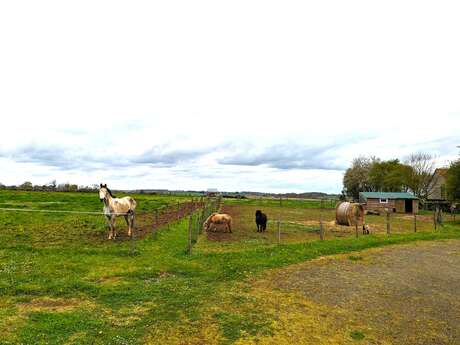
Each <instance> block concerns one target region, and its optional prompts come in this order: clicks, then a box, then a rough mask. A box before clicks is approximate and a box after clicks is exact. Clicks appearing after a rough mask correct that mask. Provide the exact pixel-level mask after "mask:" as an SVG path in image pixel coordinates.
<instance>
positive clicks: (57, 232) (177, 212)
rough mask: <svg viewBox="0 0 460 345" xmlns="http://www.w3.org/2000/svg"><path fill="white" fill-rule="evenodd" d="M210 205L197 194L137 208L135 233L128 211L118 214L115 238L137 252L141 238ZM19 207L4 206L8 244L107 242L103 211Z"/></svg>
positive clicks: (0, 218) (0, 221) (1, 223)
mask: <svg viewBox="0 0 460 345" xmlns="http://www.w3.org/2000/svg"><path fill="white" fill-rule="evenodd" d="M219 202H220V201H219ZM210 204H211V203H210V202H209V201H207V200H205V198H203V197H195V198H191V199H188V200H186V199H185V198H184V199H181V200H180V201H177V202H170V203H169V204H167V205H165V206H162V207H158V208H153V209H150V210H136V211H135V217H134V226H133V231H132V236H128V231H127V229H128V225H127V222H126V221H125V219H124V217H123V216H124V215H125V214H117V215H118V216H119V217H116V218H115V223H114V226H115V229H116V234H117V236H116V238H115V241H117V242H120V241H121V242H128V241H129V243H130V244H129V246H128V247H129V251H130V253H131V254H134V253H135V252H136V250H137V249H136V241H137V240H139V239H141V238H144V237H146V236H148V235H149V234H153V235H155V233H156V232H157V231H158V230H159V229H160V228H164V227H167V228H169V226H170V224H172V223H174V222H177V221H179V220H181V219H184V218H186V217H188V216H189V215H191V214H195V213H197V212H199V210H202V209H207V208H209V207H210V206H209V205H210ZM8 206H10V205H8ZM19 206H20V207H0V228H1V236H2V240H4V243H8V241H9V240H11V241H14V242H17V241H18V240H20V241H22V242H24V243H35V244H39V245H45V246H48V245H59V244H63V243H67V244H69V243H81V241H88V242H91V243H94V242H95V241H96V242H103V241H107V238H108V234H109V221H108V219H107V217H106V216H105V214H104V213H103V212H102V211H85V210H78V209H76V210H67V209H61V208H63V207H64V205H61V204H60V203H57V202H56V203H42V204H40V206H41V208H37V206H35V205H33V206H32V207H26V206H25V205H22V204H21V205H19Z"/></svg>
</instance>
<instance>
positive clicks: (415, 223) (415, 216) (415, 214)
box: [414, 212, 417, 232]
mask: <svg viewBox="0 0 460 345" xmlns="http://www.w3.org/2000/svg"><path fill="white" fill-rule="evenodd" d="M414 232H417V213H415V212H414Z"/></svg>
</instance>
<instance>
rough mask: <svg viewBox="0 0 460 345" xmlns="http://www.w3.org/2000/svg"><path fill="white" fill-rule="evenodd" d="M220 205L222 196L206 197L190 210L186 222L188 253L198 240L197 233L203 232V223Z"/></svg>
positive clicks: (218, 209) (217, 210)
mask: <svg viewBox="0 0 460 345" xmlns="http://www.w3.org/2000/svg"><path fill="white" fill-rule="evenodd" d="M221 205H222V197H221V196H218V197H216V198H207V199H206V200H205V201H204V203H203V204H202V207H201V208H200V209H197V210H195V211H194V212H191V213H190V215H189V216H188V223H187V230H188V231H187V234H188V237H187V239H188V240H187V248H186V251H187V253H188V254H192V249H193V246H194V245H195V244H196V243H197V242H198V237H199V235H200V234H201V233H202V232H203V223H204V222H205V221H206V219H207V218H208V217H209V216H210V215H211V214H212V213H213V212H219V211H220V208H221Z"/></svg>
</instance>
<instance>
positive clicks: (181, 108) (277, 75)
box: [0, 0, 460, 192]
mask: <svg viewBox="0 0 460 345" xmlns="http://www.w3.org/2000/svg"><path fill="white" fill-rule="evenodd" d="M459 10H460V5H458V2H457V1H436V2H433V1H420V0H419V1H404V0H398V1H369V0H363V1H353V0H351V1H342V0H339V1H333V0H330V1H267V0H264V1H250V0H245V1H225V2H222V1H215V0H213V1H162V2H152V1H145V2H143V1H135V2H134V1H126V2H121V1H107V2H105V1H76V2H67V1H30V2H27V1H3V2H1V3H0V52H1V54H0V117H1V120H2V121H1V128H2V130H1V135H0V182H1V183H4V184H17V183H22V182H24V181H26V180H29V181H32V182H33V183H46V182H49V181H50V180H52V179H57V180H58V182H67V181H70V182H74V183H78V184H93V183H99V182H105V183H108V184H109V185H111V186H113V187H114V188H168V189H206V188H208V187H216V188H219V189H220V190H234V191H241V190H254V191H274V192H285V191H296V192H302V191H325V192H339V191H340V190H341V181H342V176H343V172H344V169H346V167H347V166H348V165H349V164H350V161H351V160H352V159H353V157H356V156H359V155H376V156H380V157H381V158H393V157H395V158H404V157H405V156H406V155H408V154H410V153H411V152H417V151H424V152H430V153H432V154H434V155H436V156H437V157H438V158H437V159H438V164H439V165H440V166H441V165H444V164H447V163H448V162H449V161H450V160H452V159H454V158H455V157H457V155H458V149H457V148H456V146H457V145H460V135H459V134H460V44H459V33H460V21H459V20H458V13H459Z"/></svg>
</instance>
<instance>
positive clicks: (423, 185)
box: [405, 152, 439, 200]
mask: <svg viewBox="0 0 460 345" xmlns="http://www.w3.org/2000/svg"><path fill="white" fill-rule="evenodd" d="M405 164H406V165H408V166H409V167H410V168H411V169H410V171H408V174H407V176H405V178H406V184H407V186H408V187H409V189H410V190H411V191H412V192H413V193H414V195H415V196H417V197H418V198H420V199H422V200H426V199H427V198H428V195H430V194H431V192H432V191H433V188H434V187H435V185H436V181H437V179H438V178H439V176H437V175H436V174H435V173H434V171H435V161H434V157H433V156H432V155H430V154H428V153H422V152H418V153H413V154H411V155H410V156H409V157H407V158H406V159H405Z"/></svg>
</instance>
